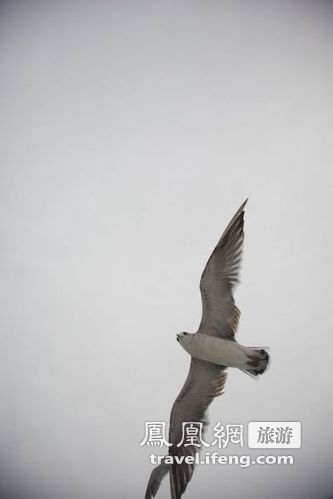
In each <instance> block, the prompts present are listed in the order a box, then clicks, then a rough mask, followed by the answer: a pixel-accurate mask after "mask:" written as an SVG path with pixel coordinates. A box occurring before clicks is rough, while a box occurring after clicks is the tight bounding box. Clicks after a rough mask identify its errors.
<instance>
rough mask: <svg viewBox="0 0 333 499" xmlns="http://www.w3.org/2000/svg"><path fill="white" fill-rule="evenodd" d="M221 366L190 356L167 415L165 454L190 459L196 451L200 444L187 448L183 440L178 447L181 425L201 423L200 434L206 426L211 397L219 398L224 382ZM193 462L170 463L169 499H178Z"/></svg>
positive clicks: (192, 468) (223, 372)
mask: <svg viewBox="0 0 333 499" xmlns="http://www.w3.org/2000/svg"><path fill="white" fill-rule="evenodd" d="M226 377H227V372H226V368H225V367H221V366H217V365H216V364H212V363H211V362H206V361H203V360H199V359H195V358H193V357H192V359H191V366H190V370H189V373H188V376H187V378H186V381H185V384H184V386H183V388H182V390H181V391H180V393H179V395H178V397H177V398H176V400H175V402H174V404H173V407H172V410H171V416H170V431H169V442H170V443H171V444H172V446H171V447H169V454H170V456H173V458H174V460H175V456H178V458H180V457H181V456H184V457H186V456H193V457H195V454H196V453H197V452H198V451H199V450H200V447H201V444H200V441H199V442H197V441H195V444H196V445H188V444H187V443H186V440H185V441H184V442H183V444H182V445H180V446H179V447H178V444H179V443H180V442H181V440H182V437H183V423H201V424H202V433H201V436H202V437H203V436H204V430H205V428H206V426H207V423H208V422H207V418H206V411H207V408H208V406H209V404H210V403H211V401H212V400H213V398H214V397H217V396H218V395H221V394H222V392H223V388H224V384H225V381H226ZM193 470H194V463H193V464H188V463H186V462H185V461H184V460H183V462H182V463H181V464H179V463H176V462H173V463H172V464H170V487H171V497H172V499H179V498H180V497H181V496H182V494H183V493H184V492H185V489H186V487H187V485H188V483H189V481H190V480H191V478H192V475H193Z"/></svg>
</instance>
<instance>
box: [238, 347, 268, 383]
mask: <svg viewBox="0 0 333 499" xmlns="http://www.w3.org/2000/svg"><path fill="white" fill-rule="evenodd" d="M267 350H268V349H267V348H253V347H252V348H251V347H249V348H248V353H247V356H248V359H249V360H248V362H247V363H246V366H247V367H246V368H245V369H242V371H244V372H245V373H246V374H249V375H250V376H252V377H253V376H254V377H257V376H258V375H259V374H263V373H264V372H265V371H266V370H267V368H268V365H269V362H270V356H269V353H268V351H267Z"/></svg>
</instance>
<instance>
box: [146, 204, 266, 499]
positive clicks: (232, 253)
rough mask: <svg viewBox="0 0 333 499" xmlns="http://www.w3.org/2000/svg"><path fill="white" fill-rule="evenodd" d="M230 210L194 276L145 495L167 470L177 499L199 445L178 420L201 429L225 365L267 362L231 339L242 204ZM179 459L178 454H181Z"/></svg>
mask: <svg viewBox="0 0 333 499" xmlns="http://www.w3.org/2000/svg"><path fill="white" fill-rule="evenodd" d="M247 201H248V200H247V199H246V200H245V201H244V202H243V204H242V205H241V206H240V208H239V209H238V210H237V211H236V213H235V215H234V216H233V217H232V219H231V221H230V222H229V224H228V225H227V228H226V229H225V231H224V232H223V234H222V236H221V237H220V239H219V241H218V243H217V244H216V246H215V248H214V250H213V252H212V254H211V256H210V257H209V259H208V262H207V264H206V266H205V268H204V270H203V272H202V275H201V279H200V292H201V301H202V318H201V322H200V325H199V328H198V330H197V331H196V333H194V334H192V333H188V332H185V331H184V332H182V333H178V334H177V335H176V339H177V341H178V342H179V343H180V345H181V346H182V347H183V348H184V350H185V351H186V352H187V353H189V354H190V356H191V362H190V369H189V373H188V375H187V378H186V380H185V383H184V385H183V387H182V389H181V391H180V393H179V395H178V396H177V398H176V400H175V402H174V404H173V406H172V410H171V414H170V425H169V445H170V446H169V448H168V455H166V456H164V457H163V458H162V459H161V461H160V464H159V466H157V467H156V468H154V469H153V471H152V472H151V475H150V478H149V481H148V485H147V489H146V493H145V499H151V498H153V497H155V495H156V494H157V491H158V489H159V487H160V484H161V482H162V480H163V478H164V477H165V476H166V475H167V474H168V473H169V477H170V491H171V498H172V499H180V498H181V496H182V495H183V494H184V492H185V490H186V487H187V485H188V483H189V482H190V480H191V478H192V476H193V472H194V466H195V460H194V459H192V460H190V459H187V460H185V459H184V458H185V457H186V456H192V457H193V458H194V457H195V455H196V454H197V453H198V452H199V450H200V447H201V445H199V446H198V444H196V445H194V443H193V442H192V444H191V445H185V444H184V443H182V444H181V445H179V444H180V443H181V442H182V431H183V424H185V423H186V422H191V423H193V422H197V423H200V424H201V425H202V428H203V431H205V429H206V428H207V425H208V419H207V409H208V407H209V405H210V404H211V402H212V401H213V399H214V398H215V397H218V396H220V395H222V393H223V390H224V386H225V383H226V378H227V369H228V368H231V367H233V368H238V369H240V370H242V371H244V372H245V373H247V374H249V375H250V376H252V377H257V376H259V375H261V374H263V373H264V372H265V371H266V369H267V367H268V365H269V361H270V355H269V354H268V352H267V349H266V348H255V347H245V346H243V345H241V344H240V343H238V342H237V341H236V339H235V333H236V331H237V328H238V323H239V319H240V310H239V309H238V307H237V306H236V304H235V300H234V296H233V291H234V288H235V286H236V285H237V284H238V283H239V272H240V264H241V257H242V251H243V243H244V208H245V205H246V203H247ZM182 456H183V458H182V459H181V457H182Z"/></svg>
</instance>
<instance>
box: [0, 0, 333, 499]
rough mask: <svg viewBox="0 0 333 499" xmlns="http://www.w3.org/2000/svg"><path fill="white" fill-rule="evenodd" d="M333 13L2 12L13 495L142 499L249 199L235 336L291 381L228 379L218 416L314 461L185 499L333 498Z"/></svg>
mask: <svg viewBox="0 0 333 499" xmlns="http://www.w3.org/2000/svg"><path fill="white" fill-rule="evenodd" d="M332 18H333V4H332V2H329V1H258V0H253V1H251V2H246V1H223V0H221V1H211V0H209V1H206V2H204V1H196V0H194V1H162V0H157V1H136V2H134V1H133V2H130V1H129V2H126V1H124V2H120V1H118V2H117V1H114V2H113V1H110V2H97V3H95V2H74V1H69V2H52V3H51V2H15V1H14V2H2V3H1V15H0V38H1V46H0V57H1V67H2V75H1V83H0V86H1V110H2V113H1V114H2V124H1V134H0V142H1V179H0V190H1V198H0V203H1V206H0V221H1V260H0V272H1V279H0V283H1V284H0V286H1V307H0V314H1V324H0V326H1V335H0V341H1V345H0V496H1V499H21V498H24V499H60V498H62V499H63V498H66V499H110V498H119V499H132V498H135V497H142V496H143V494H144V490H145V487H146V484H147V480H148V477H149V474H150V472H151V469H152V466H151V464H150V463H149V460H148V455H149V453H150V452H151V451H150V450H149V449H147V448H143V447H140V446H139V443H140V442H141V440H142V439H143V436H144V424H145V421H166V422H168V419H169V414H170V409H171V405H172V403H173V401H174V399H175V397H176V395H177V393H178V392H179V389H180V388H181V386H182V384H183V382H184V380H185V376H186V374H187V371H188V365H189V358H188V356H187V354H186V352H185V351H184V350H183V349H182V348H180V347H179V345H178V344H177V342H176V339H175V338H176V333H177V332H180V331H192V332H194V331H195V330H196V329H197V327H198V324H199V321H200V313H201V304H200V295H199V278H200V274H201V271H202V269H203V267H204V265H205V263H206V260H207V258H208V257H209V255H210V252H211V250H212V248H213V247H214V245H215V243H216V242H217V240H218V239H219V237H220V235H221V233H222V231H223V230H224V228H225V226H226V224H227V223H228V221H229V219H230V218H231V216H232V215H233V213H234V212H235V211H236V209H237V208H238V207H239V205H240V204H241V202H242V201H243V200H244V199H245V198H246V197H249V202H248V205H247V207H246V216H245V230H246V236H245V237H246V239H245V252H244V259H243V266H242V284H241V286H240V287H239V288H238V289H237V292H236V300H237V304H238V306H239V307H240V308H241V311H242V318H241V322H240V327H239V332H238V339H239V341H240V342H242V343H243V344H245V345H249V346H257V345H258V346H266V345H267V346H270V349H271V356H272V363H271V367H270V370H269V371H268V372H267V373H266V374H265V375H264V376H263V377H262V378H261V379H260V381H259V382H255V381H253V380H251V379H250V378H249V377H248V376H246V375H245V374H243V373H241V372H239V371H232V372H230V374H229V377H228V382H227V385H226V393H225V395H224V396H222V397H220V398H218V399H216V400H215V401H214V402H213V404H212V406H211V409H210V420H211V422H212V425H213V424H215V423H216V422H217V421H222V423H225V424H226V423H240V424H244V425H247V423H248V422H249V421H251V420H255V421H256V420H258V421H267V420H268V421H270V420H271V421H279V420H281V421H301V422H302V427H303V445H302V448H301V449H300V450H295V451H293V453H292V454H293V456H294V459H295V463H294V465H292V466H277V465H276V466H267V465H266V466H257V467H251V468H248V469H240V468H238V467H236V466H229V467H228V466H223V467H221V466H220V467H219V466H198V467H197V468H196V470H195V473H194V476H193V479H192V481H191V483H190V484H189V486H188V489H187V491H186V494H185V495H184V497H188V498H192V499H201V498H202V497H205V498H206V499H217V498H220V497H224V498H228V499H239V498H240V497H246V499H264V498H265V499H266V498H267V497H269V498H270V499H281V497H282V498H283V497H286V498H288V499H313V498H314V497H316V499H328V498H329V497H330V496H332V495H333V483H332V472H331V464H332V457H333V451H332V437H333V430H332V424H331V423H332V417H333V414H332V413H333V410H332V409H333V403H332V382H331V379H332V348H333V340H332V334H333V333H332V326H333V324H332V322H333V321H332V292H331V280H332V277H333V276H332V264H331V260H332V250H333V248H332V220H331V214H332V185H333V183H332V180H333V179H332V176H333V175H332V162H333V152H332V124H333V118H332V117H333V109H332V108H333V105H332V88H333V81H332V76H333V70H332V48H333V47H332V42H333V31H332V20H333V19H332ZM236 450H237V449H236ZM248 452H249V450H248V449H246V448H245V453H248ZM270 453H271V454H276V455H278V454H281V451H275V452H270ZM282 453H284V454H285V452H282ZM251 455H255V452H252V453H251ZM168 487H169V483H168V480H165V483H164V484H163V486H162V488H161V490H160V493H159V495H158V496H157V497H160V498H163V497H164V498H166V497H169V489H168Z"/></svg>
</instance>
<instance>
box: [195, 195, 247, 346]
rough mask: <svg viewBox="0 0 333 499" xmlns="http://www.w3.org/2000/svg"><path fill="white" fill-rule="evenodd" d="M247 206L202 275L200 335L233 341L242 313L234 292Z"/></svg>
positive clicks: (212, 255)
mask: <svg viewBox="0 0 333 499" xmlns="http://www.w3.org/2000/svg"><path fill="white" fill-rule="evenodd" d="M246 203H247V200H246V201H245V202H244V203H243V204H242V206H241V207H240V208H239V209H238V210H237V212H236V213H235V215H234V216H233V218H232V219H231V221H230V222H229V224H228V226H227V228H226V229H225V231H224V232H223V234H222V236H221V238H220V239H219V241H218V243H217V245H216V246H215V248H214V251H213V252H212V254H211V256H210V258H209V260H208V262H207V264H206V267H205V269H204V271H203V273H202V275H201V280H200V292H201V300H202V318H201V323H200V326H199V330H198V333H201V332H202V333H205V334H210V335H212V336H219V337H221V338H225V339H229V340H233V339H234V335H235V332H236V331H237V327H238V323H239V318H240V310H239V309H238V308H237V306H236V305H235V301H234V297H233V294H232V293H233V289H234V287H235V285H236V284H237V283H238V282H239V269H240V263H241V257H242V250H243V242H244V207H245V205H246Z"/></svg>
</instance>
